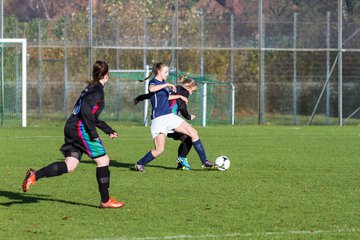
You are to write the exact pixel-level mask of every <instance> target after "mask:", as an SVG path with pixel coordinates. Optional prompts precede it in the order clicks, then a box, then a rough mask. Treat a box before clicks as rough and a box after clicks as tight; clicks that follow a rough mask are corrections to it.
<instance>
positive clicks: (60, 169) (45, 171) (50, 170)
mask: <svg viewBox="0 0 360 240" xmlns="http://www.w3.org/2000/svg"><path fill="white" fill-rule="evenodd" d="M67 172H68V169H67V166H66V163H65V162H54V163H52V164H50V165H48V166H46V167H43V168H42V169H40V170H38V171H36V173H35V177H36V180H39V179H40V178H43V177H56V176H60V175H62V174H64V173H67Z"/></svg>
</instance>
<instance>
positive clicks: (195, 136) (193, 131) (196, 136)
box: [189, 128, 199, 139]
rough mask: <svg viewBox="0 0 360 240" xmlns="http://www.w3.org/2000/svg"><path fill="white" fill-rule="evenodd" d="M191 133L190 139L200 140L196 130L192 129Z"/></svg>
mask: <svg viewBox="0 0 360 240" xmlns="http://www.w3.org/2000/svg"><path fill="white" fill-rule="evenodd" d="M189 132H190V137H191V138H192V139H199V134H198V132H197V131H196V129H195V128H192V129H190V131H189Z"/></svg>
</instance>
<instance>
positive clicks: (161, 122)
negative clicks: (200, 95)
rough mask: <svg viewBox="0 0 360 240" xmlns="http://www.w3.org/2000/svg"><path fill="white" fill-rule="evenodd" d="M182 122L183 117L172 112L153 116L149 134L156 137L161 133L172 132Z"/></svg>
mask: <svg viewBox="0 0 360 240" xmlns="http://www.w3.org/2000/svg"><path fill="white" fill-rule="evenodd" d="M182 122H184V119H182V118H181V117H179V116H177V115H175V114H173V113H169V114H166V115H163V116H160V117H157V118H154V119H153V120H151V128H150V130H151V136H152V138H156V137H157V135H159V134H161V133H163V134H168V133H173V132H174V129H175V128H177V127H178V126H180V124H181V123H182Z"/></svg>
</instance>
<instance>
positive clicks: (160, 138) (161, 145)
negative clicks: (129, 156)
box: [135, 133, 166, 172]
mask: <svg viewBox="0 0 360 240" xmlns="http://www.w3.org/2000/svg"><path fill="white" fill-rule="evenodd" d="M165 141H166V136H165V134H163V133H161V134H158V135H157V136H156V137H155V138H154V145H155V148H154V149H153V150H151V151H149V152H148V153H147V154H145V156H143V157H142V158H141V159H140V160H139V161H137V162H136V164H135V169H136V170H137V171H139V172H144V171H145V170H144V165H146V164H148V163H149V162H151V161H152V160H154V159H155V158H156V157H157V156H159V155H160V154H161V153H162V152H163V151H164V149H165Z"/></svg>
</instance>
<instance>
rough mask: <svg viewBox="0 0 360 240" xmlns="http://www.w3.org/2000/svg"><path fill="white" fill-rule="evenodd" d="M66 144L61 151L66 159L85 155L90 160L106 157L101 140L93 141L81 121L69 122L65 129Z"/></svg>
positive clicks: (79, 158) (79, 157)
mask: <svg viewBox="0 0 360 240" xmlns="http://www.w3.org/2000/svg"><path fill="white" fill-rule="evenodd" d="M64 135H65V143H64V144H63V145H62V146H61V148H60V151H61V152H62V154H63V155H64V156H65V157H75V156H78V160H81V156H82V155H83V154H84V153H85V154H87V155H88V156H89V157H90V158H92V159H94V158H98V157H101V156H104V155H106V150H105V148H104V145H103V144H102V142H101V140H100V139H97V140H96V141H91V140H90V136H89V134H88V133H87V131H86V128H85V126H84V124H83V123H82V122H81V121H79V122H77V123H76V124H74V123H73V122H72V121H68V122H67V123H66V124H65V128H64Z"/></svg>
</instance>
